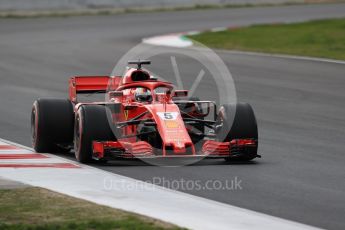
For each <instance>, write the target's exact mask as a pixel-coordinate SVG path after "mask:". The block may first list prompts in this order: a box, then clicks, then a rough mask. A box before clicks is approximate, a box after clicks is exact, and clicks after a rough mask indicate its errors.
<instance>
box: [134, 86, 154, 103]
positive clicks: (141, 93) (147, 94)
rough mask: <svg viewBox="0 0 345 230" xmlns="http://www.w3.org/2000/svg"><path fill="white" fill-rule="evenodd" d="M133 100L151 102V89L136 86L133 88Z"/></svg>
mask: <svg viewBox="0 0 345 230" xmlns="http://www.w3.org/2000/svg"><path fill="white" fill-rule="evenodd" d="M135 100H136V101H138V102H151V101H152V95H151V91H150V90H148V89H144V88H138V89H136V90H135Z"/></svg>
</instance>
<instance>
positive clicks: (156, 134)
mask: <svg viewBox="0 0 345 230" xmlns="http://www.w3.org/2000/svg"><path fill="white" fill-rule="evenodd" d="M129 64H135V65H137V67H136V68H129V69H128V71H127V72H126V73H125V74H124V76H93V77H90V76H89V77H81V76H75V77H72V78H71V79H70V81H69V99H38V100H36V101H35V102H34V104H33V108H32V114H31V130H32V145H33V148H34V149H35V150H36V151H37V152H50V153H54V152H68V151H70V150H72V149H73V148H74V152H75V156H76V158H77V160H78V161H80V162H82V163H87V162H90V161H91V160H92V159H94V160H103V161H107V160H110V159H119V158H120V159H124V158H126V159H128V158H174V157H179V158H181V157H182V158H184V157H186V158H188V157H192V158H194V157H201V158H203V157H208V158H224V159H226V160H236V159H239V160H245V161H247V160H251V159H253V158H255V157H260V156H259V155H258V154H257V149H258V130H257V123H256V119H255V115H254V112H253V110H252V108H251V106H250V105H249V104H246V103H237V104H225V105H222V106H221V107H220V109H219V110H217V106H216V103H215V102H213V101H201V100H199V99H198V98H193V97H188V91H187V90H174V86H173V84H172V83H170V82H165V81H159V80H158V79H157V78H155V77H153V76H152V75H151V74H150V73H149V72H148V71H146V70H144V69H142V68H141V66H142V65H143V64H150V61H147V60H145V61H143V60H139V61H130V62H129ZM90 93H103V94H104V93H105V94H106V95H107V96H106V97H105V98H106V99H105V100H104V101H102V102H91V103H81V102H79V101H78V98H77V96H78V95H79V94H90ZM210 116H211V118H209V119H208V117H210Z"/></svg>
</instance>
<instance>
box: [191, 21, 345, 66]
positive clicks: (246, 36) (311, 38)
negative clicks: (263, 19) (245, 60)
mask: <svg viewBox="0 0 345 230" xmlns="http://www.w3.org/2000/svg"><path fill="white" fill-rule="evenodd" d="M189 38H191V39H192V40H195V41H197V42H200V43H202V44H204V45H206V46H209V47H212V48H216V49H229V50H242V51H254V52H264V53H279V54H290V55H302V56H312V57H322V58H331V59H339V60H345V18H342V19H329V20H317V21H310V22H304V23H293V24H270V25H253V26H250V27H243V28H234V29H230V30H226V31H221V32H205V33H202V34H198V35H192V36H189Z"/></svg>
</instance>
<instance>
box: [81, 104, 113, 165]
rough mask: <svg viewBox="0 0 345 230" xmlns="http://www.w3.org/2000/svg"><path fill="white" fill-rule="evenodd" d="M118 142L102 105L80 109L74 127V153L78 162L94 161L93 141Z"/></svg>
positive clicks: (85, 106)
mask: <svg viewBox="0 0 345 230" xmlns="http://www.w3.org/2000/svg"><path fill="white" fill-rule="evenodd" d="M111 140H113V141H114V140H116V138H115V136H114V134H113V132H112V130H111V128H110V126H109V123H108V118H107V110H106V108H105V107H104V106H102V105H82V106H80V108H79V109H78V112H77V114H76V119H75V125H74V151H75V156H76V158H77V160H78V161H79V162H81V163H88V162H90V161H91V160H92V142H93V141H111Z"/></svg>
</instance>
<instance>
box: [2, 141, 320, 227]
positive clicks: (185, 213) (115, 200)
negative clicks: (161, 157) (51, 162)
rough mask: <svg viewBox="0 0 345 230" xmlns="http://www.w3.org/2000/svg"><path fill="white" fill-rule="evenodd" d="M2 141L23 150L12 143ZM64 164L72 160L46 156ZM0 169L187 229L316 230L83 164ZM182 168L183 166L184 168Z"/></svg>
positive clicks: (5, 173)
mask: <svg viewBox="0 0 345 230" xmlns="http://www.w3.org/2000/svg"><path fill="white" fill-rule="evenodd" d="M0 141H3V142H5V143H9V144H12V145H16V146H19V147H22V148H26V149H29V150H30V148H27V147H24V146H21V145H18V144H15V143H13V142H7V141H5V140H2V139H0ZM47 155H48V156H49V157H51V158H54V159H59V160H62V161H64V162H66V163H73V164H75V162H73V161H70V160H67V159H64V158H60V157H57V156H54V155H51V154H47ZM80 167H81V168H69V169H56V168H34V169H32V168H19V169H14V168H0V176H2V177H5V178H7V179H10V180H15V181H19V182H22V183H26V184H29V185H32V186H39V187H43V188H47V189H50V190H53V191H56V192H60V193H64V194H67V195H70V196H74V197H78V198H82V199H85V200H89V201H92V202H95V203H98V204H102V205H106V206H110V207H113V208H119V209H123V210H127V211H131V212H136V213H139V214H143V215H147V216H151V217H153V218H157V219H160V220H163V221H167V222H171V223H174V224H177V225H179V226H183V227H187V228H191V229H217V230H220V229H238V230H241V229H266V230H267V229H280V230H285V229H286V230H295V229H296V230H297V229H316V228H314V227H311V226H307V225H303V224H299V223H296V222H292V221H288V220H284V219H281V218H277V217H273V216H269V215H265V214H262V213H258V212H254V211H250V210H246V209H242V208H238V207H234V206H231V205H227V204H223V203H219V202H216V201H212V200H208V199H204V198H201V197H197V196H193V195H190V194H186V193H182V192H178V191H174V190H169V189H166V188H163V187H160V186H156V185H152V184H149V183H146V182H142V181H138V180H135V179H132V178H128V177H124V176H121V175H117V174H113V173H109V172H106V171H103V170H100V169H97V168H93V167H90V166H87V165H80ZM187 167H188V166H187Z"/></svg>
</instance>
